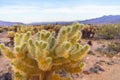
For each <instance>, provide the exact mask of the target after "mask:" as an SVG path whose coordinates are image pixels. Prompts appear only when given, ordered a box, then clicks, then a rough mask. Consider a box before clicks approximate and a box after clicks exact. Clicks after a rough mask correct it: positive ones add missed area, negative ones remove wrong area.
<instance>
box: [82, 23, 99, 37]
mask: <svg viewBox="0 0 120 80" xmlns="http://www.w3.org/2000/svg"><path fill="white" fill-rule="evenodd" d="M96 30H97V27H96V26H95V25H86V26H85V28H84V29H83V30H82V38H94V36H95V33H96Z"/></svg>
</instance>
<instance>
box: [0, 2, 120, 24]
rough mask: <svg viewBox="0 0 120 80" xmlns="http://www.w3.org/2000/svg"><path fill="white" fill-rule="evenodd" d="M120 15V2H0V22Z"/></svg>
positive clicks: (68, 19) (27, 21)
mask: <svg viewBox="0 0 120 80" xmlns="http://www.w3.org/2000/svg"><path fill="white" fill-rule="evenodd" d="M103 15H120V0H0V20H4V21H12V22H14V21H17V22H25V23H30V22H44V21H73V20H85V19H89V18H95V17H100V16H103Z"/></svg>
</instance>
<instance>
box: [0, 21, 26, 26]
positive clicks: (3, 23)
mask: <svg viewBox="0 0 120 80" xmlns="http://www.w3.org/2000/svg"><path fill="white" fill-rule="evenodd" d="M14 24H18V25H19V24H24V23H21V22H9V21H0V26H13V25H14Z"/></svg>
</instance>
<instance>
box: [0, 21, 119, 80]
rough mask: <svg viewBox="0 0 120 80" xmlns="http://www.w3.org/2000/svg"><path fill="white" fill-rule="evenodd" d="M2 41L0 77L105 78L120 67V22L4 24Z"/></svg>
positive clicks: (47, 79) (36, 79)
mask: <svg viewBox="0 0 120 80" xmlns="http://www.w3.org/2000/svg"><path fill="white" fill-rule="evenodd" d="M0 43H1V44H0V49H1V53H0V55H1V56H0V60H3V61H4V60H8V61H5V63H3V65H2V66H3V67H4V68H3V70H1V69H0V76H1V77H0V80H72V79H73V80H83V79H84V78H86V79H85V80H97V78H100V79H99V80H102V78H101V77H99V76H98V77H95V74H97V75H100V76H103V78H104V79H105V78H106V77H104V75H102V73H103V74H104V73H107V72H106V70H107V69H109V68H111V67H113V69H114V68H115V67H116V66H117V67H120V65H119V59H120V24H103V25H102V24H99V25H98V24H97V25H95V24H80V23H73V24H68V25H58V24H47V25H14V26H1V27H0ZM87 53H88V54H87ZM85 55H86V56H85ZM1 62H2V61H1ZM1 64H2V63H1ZM4 64H9V65H4ZM85 64H86V65H85ZM103 64H104V65H103ZM109 65H111V66H109ZM6 66H7V67H9V68H6ZM4 69H5V70H4ZM116 69H117V68H116ZM110 71H112V69H111V70H110ZM9 73H10V74H9ZM79 73H81V74H79ZM109 73H110V72H109V71H108V73H107V74H109ZM6 75H8V76H6ZM12 76H14V77H12ZM81 76H82V77H81ZM89 76H93V77H95V78H91V77H89ZM8 78H9V79H8ZM87 78H88V79H87ZM106 80H107V79H106ZM115 80H116V79H115Z"/></svg>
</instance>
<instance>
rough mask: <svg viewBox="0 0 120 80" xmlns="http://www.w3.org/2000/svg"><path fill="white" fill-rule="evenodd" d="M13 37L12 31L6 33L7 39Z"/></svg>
mask: <svg viewBox="0 0 120 80" xmlns="http://www.w3.org/2000/svg"><path fill="white" fill-rule="evenodd" d="M14 36H15V32H14V31H8V35H7V37H8V38H13V37H14Z"/></svg>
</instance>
